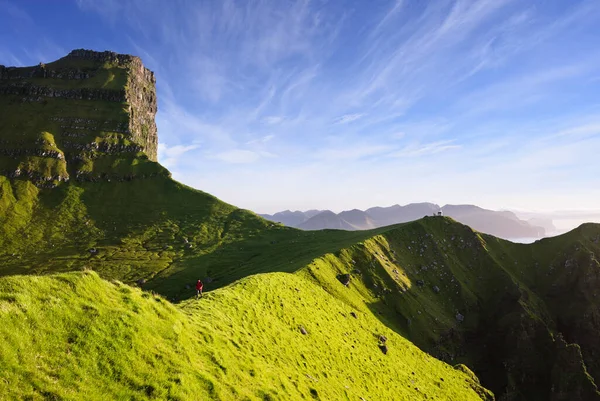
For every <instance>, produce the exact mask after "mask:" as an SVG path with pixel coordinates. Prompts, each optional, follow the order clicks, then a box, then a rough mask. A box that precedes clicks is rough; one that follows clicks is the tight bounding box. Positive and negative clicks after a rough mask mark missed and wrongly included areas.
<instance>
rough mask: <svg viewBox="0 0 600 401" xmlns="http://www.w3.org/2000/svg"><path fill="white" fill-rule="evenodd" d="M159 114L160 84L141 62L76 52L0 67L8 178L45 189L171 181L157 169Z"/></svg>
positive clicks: (0, 125) (0, 138) (0, 124)
mask: <svg viewBox="0 0 600 401" xmlns="http://www.w3.org/2000/svg"><path fill="white" fill-rule="evenodd" d="M156 111H157V101H156V79H155V77H154V74H153V73H152V71H150V70H148V69H147V68H145V67H144V65H143V63H142V61H141V59H140V58H139V57H135V56H131V55H127V54H118V53H114V52H109V51H105V52H97V51H93V50H85V49H77V50H73V51H72V52H70V53H69V54H68V55H67V56H65V57H63V58H61V59H59V60H56V61H54V62H51V63H47V64H44V63H40V64H39V65H37V66H32V67H4V66H0V143H1V144H2V151H1V152H0V159H2V160H1V161H2V163H1V164H0V165H2V168H3V171H2V173H3V174H6V175H7V176H9V177H13V178H18V177H20V178H24V177H25V178H27V179H29V180H31V181H33V182H34V183H36V185H38V186H43V187H53V186H56V185H57V184H58V182H60V181H68V180H70V179H76V180H83V181H98V180H104V179H111V178H113V179H132V178H136V177H142V176H149V175H152V174H168V173H166V171H165V170H164V169H162V168H160V167H159V166H158V165H157V164H156V163H151V162H155V161H157V150H158V135H157V128H156V123H155V120H154V118H155V115H156ZM144 160H145V161H144Z"/></svg>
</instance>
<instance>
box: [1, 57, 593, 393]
mask: <svg viewBox="0 0 600 401" xmlns="http://www.w3.org/2000/svg"><path fill="white" fill-rule="evenodd" d="M82 52H83V53H81V54H84V56H85V57H87V58H89V59H81V57H79V58H77V57H75V58H73V57H70V58H69V57H67V58H65V59H61V60H59V61H58V62H57V63H52V64H49V65H48V68H46V67H43V66H39V67H32V68H31V71H30V70H29V69H0V79H2V80H3V82H2V85H0V117H2V116H4V117H5V118H0V146H1V147H0V335H1V336H2V338H3V340H4V341H3V342H2V343H0V366H2V369H0V395H1V396H0V398H1V397H2V396H5V394H6V396H5V397H6V398H8V399H23V398H25V399H27V398H29V399H81V397H82V395H85V397H88V398H90V399H106V398H107V397H108V398H114V399H149V398H155V399H182V400H183V399H185V400H187V399H241V400H253V399H256V400H271V399H282V400H288V399H322V400H343V399H348V400H360V399H365V400H386V399H390V400H391V399H393V400H397V399H406V400H414V399H436V398H437V399H450V400H452V399H454V400H469V399H480V398H484V399H492V395H491V394H490V393H488V392H487V390H484V389H483V388H482V387H481V386H479V385H478V384H477V377H479V378H480V379H481V380H482V383H483V386H484V387H486V388H489V389H491V390H492V391H494V393H495V394H496V395H497V397H498V399H499V400H500V401H517V400H518V401H521V400H523V401H525V400H527V401H534V400H535V401H537V400H540V401H542V400H544V401H546V400H551V401H559V400H560V401H562V400H565V401H566V400H569V401H593V400H600V392H598V388H597V386H596V380H600V362H598V361H599V360H600V359H599V358H598V356H600V340H598V337H597V333H598V331H599V330H600V302H599V301H598V297H597V295H598V288H600V263H599V260H600V244H599V243H600V226H599V225H591V224H590V225H584V226H581V227H580V228H578V229H577V230H574V231H572V232H570V233H567V234H565V235H563V236H561V237H557V238H552V239H547V240H542V241H538V242H536V243H534V244H531V245H522V244H513V243H510V242H507V241H503V240H499V239H497V238H494V237H492V236H487V235H483V234H480V233H478V232H475V231H473V230H472V229H471V228H469V227H467V226H464V225H462V224H458V223H456V222H455V221H454V220H452V219H450V218H443V217H427V218H424V219H421V220H418V221H416V222H412V223H406V224H400V225H397V226H391V227H382V228H378V229H376V230H371V231H355V232H346V231H339V230H324V231H311V232H305V231H299V230H295V229H291V228H287V227H283V226H281V225H278V224H276V223H272V222H269V221H267V220H264V219H262V218H260V217H259V216H257V215H255V214H254V213H252V212H249V211H245V210H241V209H238V208H236V207H234V206H231V205H228V204H226V203H224V202H222V201H220V200H219V199H217V198H215V197H213V196H211V195H209V194H206V193H204V192H202V191H198V190H194V189H192V188H189V187H186V186H185V185H182V184H180V183H177V182H175V181H173V180H172V179H171V178H170V176H169V173H168V171H167V170H166V169H164V168H163V167H162V166H160V165H159V164H158V163H155V162H153V161H151V160H149V158H148V157H147V156H146V155H145V154H144V153H143V152H141V149H142V148H143V146H146V148H147V149H149V150H150V151H152V149H153V142H152V141H153V139H156V138H155V136H152V135H151V133H150V131H148V130H146V131H144V129H143V128H144V124H146V123H148V121H149V120H148V118H149V117H148V116H153V113H154V112H155V111H156V110H155V107H154V106H153V105H155V101H156V100H155V98H154V96H153V93H154V88H153V87H152V88H146V87H145V86H144V85H146V84H148V85H150V84H151V83H152V82H153V76H152V74H151V73H150V72H149V71H147V70H143V69H137V70H138V71H142V72H143V76H141V77H137V78H136V79H131V78H132V77H131V76H130V75H128V74H131V71H132V69H130V68H129V69H128V67H123V65H124V64H123V63H122V62H121V61H119V60H121V59H120V58H119V57H121V56H118V55H115V54H113V53H106V54H105V53H103V54H96V53H93V52H85V51H82ZM85 57H84V58H85ZM97 57H101V58H106V57H108V59H109V60H113V61H114V63H112V62H109V63H104V62H103V63H104V64H99V63H98V61H97V60H96V58H97ZM121 58H122V60H129V61H127V63H130V62H133V61H131V60H132V59H131V58H129V57H125V56H124V58H123V57H121ZM134 61H135V62H136V63H137V62H139V59H135V60H134ZM127 65H129V64H127ZM136 65H137V64H136ZM139 66H141V63H140V65H139ZM6 74H8V75H6ZM11 74H13V75H14V74H16V78H15V77H13V76H12V75H11ZM40 74H41V75H40ZM53 74H54V75H53ZM57 74H58V75H57ZM7 76H8V78H7ZM15 80H16V81H15ZM14 82H17V84H16V85H15V84H14ZM124 83H127V84H125V88H123V85H124ZM130 84H131V87H132V88H133V87H135V88H134V89H136V90H135V91H134V92H135V93H138V94H140V96H141V97H142V99H144V102H145V103H144V102H142V103H143V104H138V105H137V106H136V107H135V108H133V107H130V106H131V105H129V104H127V102H125V101H124V99H126V98H124V97H123V93H121V92H122V90H121V89H128V88H129V86H130ZM65 85H66V86H65ZM15 88H16V89H15ZM129 89H131V88H129ZM148 89H149V90H148ZM49 91H50V92H49ZM57 91H58V92H57ZM134 92H132V93H134ZM49 94H50V95H49ZM54 95H56V96H54ZM23 96H25V97H23ZM135 98H136V97H135V96H134V97H131V98H129V99H132V100H133V101H135ZM106 99H108V100H106ZM136 110H137V111H136ZM134 111H135V113H134ZM134 114H136V116H134ZM140 115H142V117H140ZM131 123H134V125H135V126H136V127H138V128H139V129H138V130H137V131H139V132H137V131H136V130H135V129H133V131H136V132H137V133H136V134H135V135H137V137H135V138H138V139H141V140H142V141H146V143H136V142H135V140H134V139H135V138H134V135H133V131H132V128H131V127H133V126H134V125H131ZM142 123H143V124H142ZM136 124H137V125H136ZM140 124H141V125H140ZM125 126H129V128H127V127H125ZM130 128H131V129H130ZM146 128H148V127H146ZM128 131H132V132H128ZM291 273H293V274H291ZM198 278H201V279H203V281H204V282H205V284H206V286H205V288H206V289H207V290H208V291H209V292H208V293H207V294H206V297H205V298H204V299H202V300H201V301H196V300H193V299H191V298H192V296H193V295H194V290H193V285H194V283H195V281H196V280H197V279H198ZM122 283H124V284H122ZM133 285H135V286H136V288H134V287H133ZM137 287H142V288H141V289H140V288H137ZM154 293H157V294H160V295H153V294H154ZM174 301H175V302H174ZM176 302H177V303H176ZM302 331H304V332H305V334H304V333H303V332H302ZM381 336H384V337H385V338H386V340H385V341H383V339H384V337H381ZM413 344H415V345H416V346H418V347H419V348H420V350H419V349H418V348H416V347H415V345H413ZM384 345H385V347H384ZM382 350H386V351H387V352H386V353H384V352H382ZM423 351H425V352H427V353H428V354H429V355H428V354H426V353H425V352H423ZM434 358H438V359H439V360H438V359H434ZM440 360H441V361H445V362H447V364H446V363H444V362H441V361H440ZM457 364H458V366H459V368H458V369H454V368H451V367H450V366H451V365H457ZM467 367H468V368H467ZM469 369H471V370H472V371H474V372H475V373H472V372H471V370H469ZM442 379H443V380H442Z"/></svg>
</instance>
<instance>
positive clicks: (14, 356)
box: [0, 272, 486, 401]
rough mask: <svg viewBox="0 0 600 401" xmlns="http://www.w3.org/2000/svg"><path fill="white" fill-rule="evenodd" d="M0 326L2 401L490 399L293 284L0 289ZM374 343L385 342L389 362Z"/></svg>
mask: <svg viewBox="0 0 600 401" xmlns="http://www.w3.org/2000/svg"><path fill="white" fill-rule="evenodd" d="M350 312H354V313H355V314H356V315H357V317H356V318H354V317H352V316H351V315H350ZM0 318H1V320H2V323H3V324H2V325H1V326H0V335H1V336H2V338H3V339H4V341H3V342H2V343H0V363H1V364H2V366H3V369H2V370H0V394H3V395H4V396H5V397H7V398H8V399H13V398H19V399H65V400H68V399H73V400H75V399H81V397H82V396H84V397H85V398H86V399H90V400H92V399H107V398H111V399H138V400H143V399H173V400H176V399H181V400H187V399H215V400H221V399H223V400H224V399H244V400H276V399H281V400H302V399H309V400H310V399H322V400H333V399H335V400H343V399H349V400H355V399H361V398H360V397H362V398H363V399H366V400H384V399H390V400H391V399H394V400H419V399H443V400H461V401H462V400H479V399H480V397H479V396H478V395H477V392H479V393H481V394H486V393H485V391H484V390H483V389H482V388H481V387H480V386H478V385H477V383H476V382H475V381H474V380H473V379H471V378H470V376H469V375H468V374H465V373H463V372H462V371H460V370H457V369H453V368H452V367H450V366H448V365H446V364H444V363H442V362H439V361H437V360H436V359H434V358H432V357H430V356H428V355H426V354H425V353H423V352H421V351H420V350H419V349H418V348H416V347H415V346H413V345H412V344H411V343H410V342H408V341H407V340H405V339H404V338H402V337H401V336H399V335H397V334H395V333H394V332H393V331H391V330H390V329H389V328H387V327H386V326H385V325H383V324H382V323H381V322H379V321H378V320H377V319H376V318H375V317H374V316H372V315H371V314H370V313H363V312H361V311H359V310H354V309H352V308H349V307H348V306H347V305H346V304H345V303H343V302H341V301H339V300H337V299H335V298H334V297H331V296H330V295H329V294H327V292H325V291H323V290H322V289H321V288H319V287H318V286H316V285H314V284H311V283H310V281H307V280H305V279H303V278H302V277H301V276H298V275H290V274H285V273H273V274H266V275H258V276H253V277H250V278H247V279H243V280H241V281H239V282H238V283H236V284H234V285H232V286H229V287H226V288H223V289H220V290H217V291H214V292H212V293H209V294H207V295H206V296H205V298H204V299H203V300H201V301H187V302H184V303H182V304H181V305H179V306H178V307H175V306H173V305H171V304H170V303H168V302H166V301H165V300H164V299H163V298H161V297H155V296H152V295H150V294H149V293H148V292H141V291H140V290H139V289H134V288H131V287H129V286H126V285H123V284H120V283H118V282H117V283H109V282H106V281H104V280H102V279H100V278H99V277H98V276H97V275H96V274H95V273H92V272H83V273H67V274H61V275H54V276H46V277H36V276H15V277H5V278H2V279H0ZM300 326H302V327H303V328H304V329H305V330H306V332H307V334H306V335H303V334H302V333H301V332H300ZM379 335H385V336H386V337H387V338H388V340H387V345H388V348H389V351H388V353H387V355H384V354H383V353H382V352H381V351H380V349H379V348H378V336H379Z"/></svg>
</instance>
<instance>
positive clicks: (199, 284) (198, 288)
mask: <svg viewBox="0 0 600 401" xmlns="http://www.w3.org/2000/svg"><path fill="white" fill-rule="evenodd" d="M202 287H204V284H202V281H200V280H198V282H197V283H196V299H198V298H202Z"/></svg>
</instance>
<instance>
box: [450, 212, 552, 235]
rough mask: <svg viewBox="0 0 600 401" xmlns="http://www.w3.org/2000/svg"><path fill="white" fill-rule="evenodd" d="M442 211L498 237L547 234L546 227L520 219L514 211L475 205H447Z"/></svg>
mask: <svg viewBox="0 0 600 401" xmlns="http://www.w3.org/2000/svg"><path fill="white" fill-rule="evenodd" d="M442 211H443V213H444V214H445V215H446V216H450V217H452V218H453V219H455V220H458V221H460V222H461V223H463V224H466V225H468V226H470V227H473V228H474V229H476V230H479V231H481V232H484V233H487V234H491V235H494V236H496V237H501V238H519V237H534V238H540V237H543V236H544V234H545V230H544V228H542V227H538V226H532V225H530V224H529V223H527V222H526V221H523V220H520V219H519V218H518V217H517V216H516V215H515V214H514V213H513V212H507V211H503V212H497V211H494V210H488V209H483V208H480V207H478V206H474V205H445V206H444V207H442Z"/></svg>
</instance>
